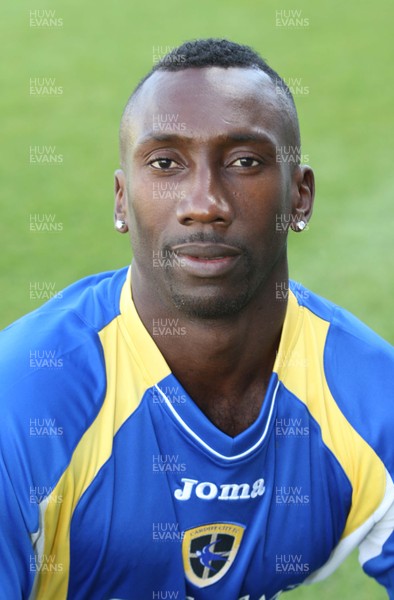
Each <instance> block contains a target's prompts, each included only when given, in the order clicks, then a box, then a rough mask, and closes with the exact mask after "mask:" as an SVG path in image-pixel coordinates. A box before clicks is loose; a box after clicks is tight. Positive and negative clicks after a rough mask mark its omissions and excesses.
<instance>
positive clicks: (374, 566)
mask: <svg viewBox="0 0 394 600" xmlns="http://www.w3.org/2000/svg"><path fill="white" fill-rule="evenodd" d="M359 559H360V563H361V565H362V567H363V569H364V571H365V573H367V575H369V576H370V577H374V578H375V579H376V581H378V582H379V583H380V584H381V585H383V586H384V587H385V588H386V590H387V593H388V596H389V598H390V600H394V501H393V502H392V504H391V506H390V507H389V509H388V510H387V512H386V513H385V514H384V515H383V517H382V518H381V519H380V520H379V521H378V522H377V523H376V525H375V526H374V527H373V528H372V529H371V531H370V532H369V533H368V535H367V536H366V538H365V539H364V540H363V541H362V542H361V544H360V546H359Z"/></svg>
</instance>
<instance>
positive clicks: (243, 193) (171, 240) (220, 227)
mask: <svg viewBox="0 0 394 600" xmlns="http://www.w3.org/2000/svg"><path fill="white" fill-rule="evenodd" d="M158 115H160V116H158ZM168 115H176V117H174V116H173V117H172V119H173V120H172V123H177V125H176V126H171V127H168V126H167V125H157V123H166V122H168ZM126 133H127V148H126V152H125V153H124V155H123V157H122V166H123V170H118V171H117V172H116V173H115V192H116V201H115V217H116V218H117V219H121V220H124V221H125V222H126V226H125V227H124V228H123V229H122V232H126V231H128V230H129V232H130V237H131V240H132V245H133V249H134V258H133V262H132V293H133V299H134V302H135V305H136V308H137V311H138V313H139V315H140V317H141V320H142V322H143V323H144V325H145V327H146V328H147V330H148V331H149V332H150V333H151V335H152V332H153V323H154V320H155V322H156V323H157V322H158V320H160V321H159V322H161V323H163V324H164V323H168V322H169V321H168V320H169V319H175V321H173V323H175V322H176V327H177V328H182V327H183V328H185V329H184V331H185V332H186V335H179V336H173V335H162V336H157V335H155V337H154V340H155V342H156V344H157V346H158V347H159V349H160V351H161V353H162V354H163V356H164V357H165V359H166V361H167V363H168V365H169V367H170V368H171V370H172V372H173V373H174V375H175V376H176V377H177V379H178V380H179V381H180V383H181V384H182V385H183V387H184V388H185V389H186V391H187V392H188V393H189V395H190V396H191V397H192V398H193V400H194V402H195V403H196V404H197V405H198V406H199V407H200V409H201V410H202V411H203V412H204V413H205V415H206V416H207V417H208V418H209V419H210V420H211V421H212V422H213V423H214V424H215V425H216V426H217V427H218V428H219V429H220V430H222V431H223V432H225V433H227V434H228V435H229V436H232V437H233V436H236V435H237V434H239V433H241V432H242V431H244V430H245V429H246V428H247V427H249V426H250V425H251V424H252V423H253V422H254V421H255V420H256V418H257V416H258V414H259V411H260V409H261V405H262V402H263V400H264V395H265V392H266V388H267V385H268V382H269V379H270V376H271V373H272V367H273V365H274V362H275V356H276V352H277V349H278V346H279V342H280V336H281V331H282V326H283V322H284V318H285V313H286V301H284V300H283V297H282V296H281V298H280V299H278V298H277V294H276V290H277V284H278V283H283V282H287V281H288V266H287V230H286V227H284V228H283V227H280V228H278V227H277V223H278V222H279V223H287V224H288V223H289V222H291V221H292V220H293V223H295V222H296V220H298V219H303V220H304V221H305V222H308V220H309V218H310V215H311V211H312V205H313V198H314V177H313V172H312V170H311V169H310V168H309V167H307V166H300V165H297V166H294V164H293V163H291V164H289V163H284V162H280V161H278V160H277V149H278V148H279V147H280V146H289V145H294V144H295V141H294V137H293V133H292V130H291V127H289V116H288V114H287V113H286V112H285V110H284V107H283V103H281V102H280V101H279V100H278V98H277V96H276V94H275V88H274V85H273V83H272V82H271V80H270V78H269V77H268V76H267V75H266V74H265V73H263V72H261V71H259V70H255V69H249V68H230V69H222V68H217V67H209V68H202V69H196V68H193V69H185V70H182V71H178V72H156V73H154V74H153V75H152V76H151V77H150V78H149V79H148V80H147V81H146V82H145V83H144V85H143V86H142V88H141V90H140V91H139V92H138V95H137V97H136V100H135V103H134V105H133V107H132V109H131V115H130V119H129V121H128V123H127V132H126ZM165 136H167V137H165ZM174 184H175V185H174ZM171 186H172V187H171ZM157 189H160V190H161V191H163V190H164V191H165V190H172V191H170V193H165V194H164V196H162V197H160V196H159V197H158V194H156V197H155V194H154V193H153V191H154V190H157ZM154 253H156V254H154ZM153 257H160V258H162V259H164V260H163V261H162V262H163V264H164V263H167V267H164V266H163V267H157V266H154V261H153ZM166 259H167V260H166ZM171 261H172V262H171ZM156 262H157V261H156ZM168 265H169V266H168Z"/></svg>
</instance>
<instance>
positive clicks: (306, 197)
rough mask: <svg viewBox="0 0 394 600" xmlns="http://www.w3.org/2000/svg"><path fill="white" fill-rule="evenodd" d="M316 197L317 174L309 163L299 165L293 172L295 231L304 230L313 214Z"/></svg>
mask: <svg viewBox="0 0 394 600" xmlns="http://www.w3.org/2000/svg"><path fill="white" fill-rule="evenodd" d="M314 199H315V175H314V173H313V171H312V169H311V168H310V167H308V165H297V167H296V168H295V171H294V174H293V194H292V220H291V221H292V222H291V228H292V229H293V231H302V230H303V229H305V227H306V226H307V225H308V223H309V220H310V218H311V216H312V210H313V202H314ZM302 224H303V225H302Z"/></svg>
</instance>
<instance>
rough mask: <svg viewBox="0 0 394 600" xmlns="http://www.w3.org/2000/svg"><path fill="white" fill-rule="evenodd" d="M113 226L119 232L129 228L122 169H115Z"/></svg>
mask: <svg viewBox="0 0 394 600" xmlns="http://www.w3.org/2000/svg"><path fill="white" fill-rule="evenodd" d="M114 219H115V228H116V229H117V231H119V233H126V232H127V231H128V230H129V227H128V225H127V199H126V176H125V174H124V172H123V171H122V169H117V170H116V171H115V213H114Z"/></svg>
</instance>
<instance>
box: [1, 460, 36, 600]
mask: <svg viewBox="0 0 394 600" xmlns="http://www.w3.org/2000/svg"><path fill="white" fill-rule="evenodd" d="M0 529H1V535H0V557H1V560H0V596H1V598H7V599H8V600H21V599H23V600H24V599H25V598H28V597H29V593H30V590H31V588H32V585H33V580H34V575H35V557H34V551H33V545H32V541H31V538H30V533H29V530H28V527H27V524H26V522H25V519H24V516H23V513H22V509H21V506H20V505H19V502H18V499H17V495H16V492H15V489H14V487H13V485H12V482H11V479H10V474H9V472H8V470H7V467H6V464H5V462H4V457H3V455H2V454H0Z"/></svg>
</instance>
